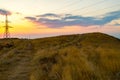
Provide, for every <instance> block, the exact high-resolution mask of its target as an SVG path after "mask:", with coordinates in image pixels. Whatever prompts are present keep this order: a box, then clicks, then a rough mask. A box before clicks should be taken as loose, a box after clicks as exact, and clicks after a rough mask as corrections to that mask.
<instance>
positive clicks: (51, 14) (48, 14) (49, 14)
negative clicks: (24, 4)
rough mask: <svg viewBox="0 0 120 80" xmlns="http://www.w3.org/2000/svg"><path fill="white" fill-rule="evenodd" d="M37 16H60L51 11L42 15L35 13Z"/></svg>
mask: <svg viewBox="0 0 120 80" xmlns="http://www.w3.org/2000/svg"><path fill="white" fill-rule="evenodd" d="M37 17H60V16H59V15H57V14H53V13H47V14H43V15H37Z"/></svg>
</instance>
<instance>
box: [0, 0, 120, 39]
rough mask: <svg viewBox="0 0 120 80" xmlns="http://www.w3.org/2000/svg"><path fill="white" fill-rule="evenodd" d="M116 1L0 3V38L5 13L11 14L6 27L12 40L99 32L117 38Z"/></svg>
mask: <svg viewBox="0 0 120 80" xmlns="http://www.w3.org/2000/svg"><path fill="white" fill-rule="evenodd" d="M117 1H118V0H117ZM117 1H116V0H115V1H103V0H98V1H95V0H93V1H91V0H86V1H83V0H75V1H70V0H56V1H54V0H51V1H49V0H44V1H41V0H36V1H34V0H29V1H28V0H26V1H25V0H13V1H8V0H1V1H0V11H1V13H0V37H1V38H2V37H3V33H4V27H3V26H4V19H5V16H4V15H3V12H2V11H8V12H10V13H11V15H9V16H8V18H9V21H10V23H9V25H10V26H12V27H13V28H10V34H11V37H18V38H28V37H29V36H30V37H31V38H39V37H49V36H56V35H66V34H81V33H89V32H102V33H107V34H109V35H113V36H115V37H117V38H120V15H119V14H120V10H119V7H120V6H119V4H118V3H117ZM119 1H120V0H119ZM74 3H76V5H75V4H74ZM82 3H83V4H84V5H83V4H82ZM95 3H96V4H95ZM98 3H99V4H98ZM101 5H102V6H101ZM110 7H111V8H110ZM79 10H80V11H79Z"/></svg>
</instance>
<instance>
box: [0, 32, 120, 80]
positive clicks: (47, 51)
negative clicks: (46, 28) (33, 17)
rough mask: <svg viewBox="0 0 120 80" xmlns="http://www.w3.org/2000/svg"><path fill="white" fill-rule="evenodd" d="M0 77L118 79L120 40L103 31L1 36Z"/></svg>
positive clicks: (20, 79) (23, 79)
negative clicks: (27, 37)
mask: <svg viewBox="0 0 120 80" xmlns="http://www.w3.org/2000/svg"><path fill="white" fill-rule="evenodd" d="M0 80H120V40H119V39H117V38H114V37H112V36H109V35H107V34H103V33H88V34H77V35H64V36H58V37H51V38H41V39H31V40H28V39H17V38H16V39H1V40H0Z"/></svg>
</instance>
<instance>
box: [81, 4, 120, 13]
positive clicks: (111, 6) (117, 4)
mask: <svg viewBox="0 0 120 80" xmlns="http://www.w3.org/2000/svg"><path fill="white" fill-rule="evenodd" d="M119 5H120V4H117V5H116V4H115V5H112V6H109V7H106V8H102V9H99V10H95V11H91V12H89V11H88V12H85V13H83V14H84V15H85V14H89V13H95V12H98V11H101V10H106V9H109V8H113V7H116V6H119Z"/></svg>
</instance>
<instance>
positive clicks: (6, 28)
mask: <svg viewBox="0 0 120 80" xmlns="http://www.w3.org/2000/svg"><path fill="white" fill-rule="evenodd" d="M8 22H9V21H8V15H7V14H6V15H5V26H4V27H5V32H4V38H10V33H9V26H8Z"/></svg>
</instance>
